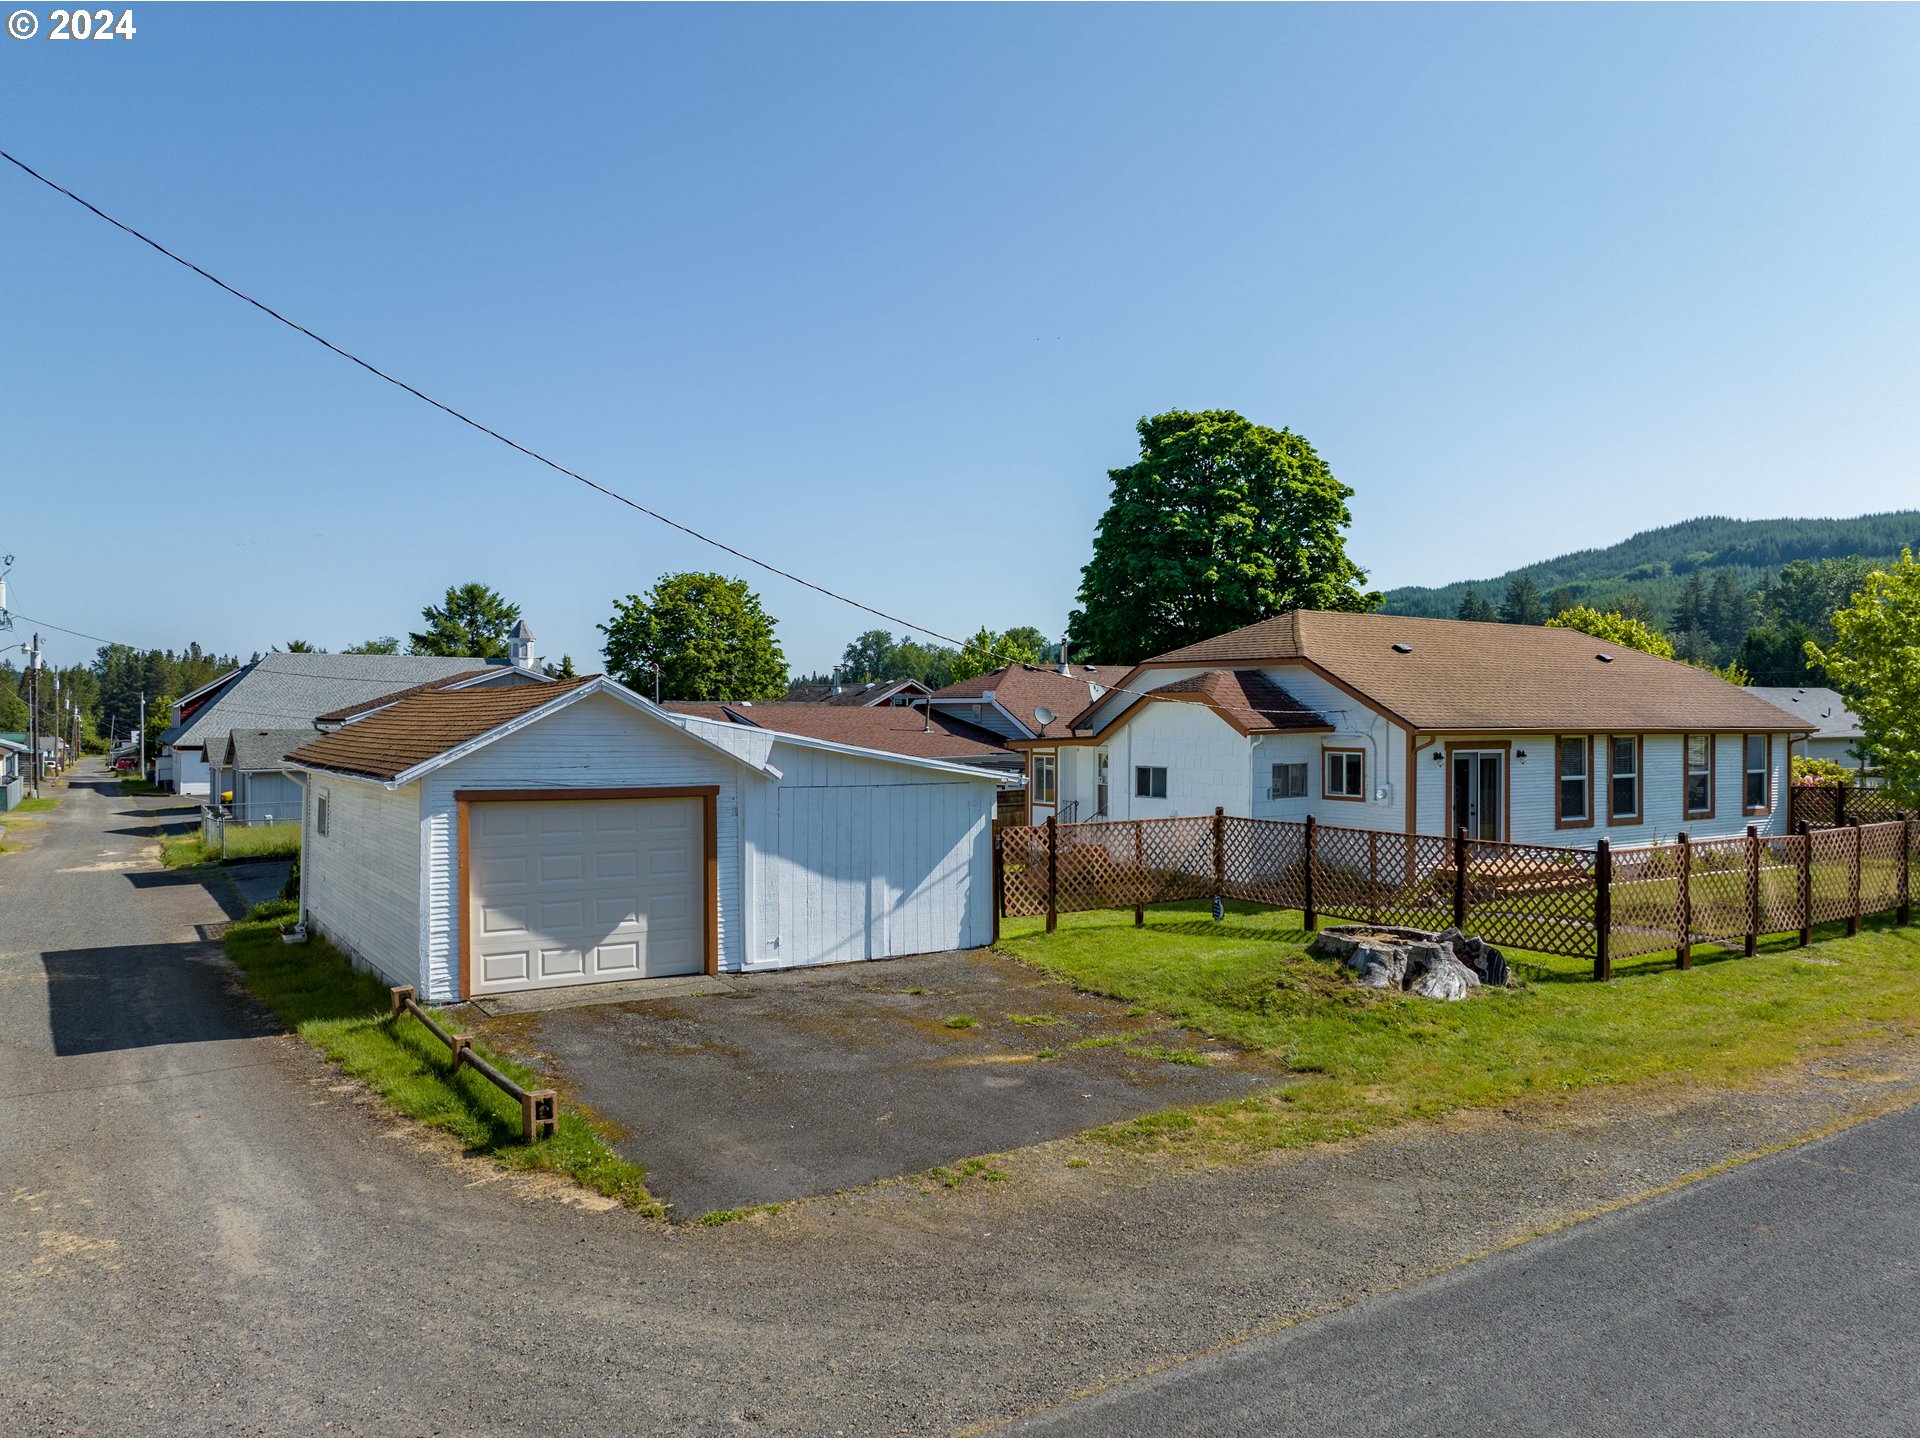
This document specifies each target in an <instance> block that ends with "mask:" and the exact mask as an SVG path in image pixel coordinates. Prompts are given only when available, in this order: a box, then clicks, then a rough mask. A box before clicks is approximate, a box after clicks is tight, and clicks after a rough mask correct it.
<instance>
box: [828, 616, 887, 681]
mask: <svg viewBox="0 0 1920 1440" xmlns="http://www.w3.org/2000/svg"><path fill="white" fill-rule="evenodd" d="M893 649H894V641H893V632H892V631H890V630H867V631H863V632H862V633H861V634H859V635H857V636H855V637H854V638H853V639H852V640H850V641H848V642H847V648H846V649H845V650H843V651H841V652H840V671H841V678H842V679H843V680H845V681H847V682H848V683H849V684H854V685H864V684H865V683H866V682H867V681H869V680H896V679H899V678H901V677H899V676H896V675H889V674H886V673H884V672H885V667H886V664H887V657H888V656H889V655H890V654H892V653H893Z"/></svg>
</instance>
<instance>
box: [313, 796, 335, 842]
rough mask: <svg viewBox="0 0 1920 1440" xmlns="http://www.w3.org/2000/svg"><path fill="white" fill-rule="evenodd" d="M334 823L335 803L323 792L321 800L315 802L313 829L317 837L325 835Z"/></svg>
mask: <svg viewBox="0 0 1920 1440" xmlns="http://www.w3.org/2000/svg"><path fill="white" fill-rule="evenodd" d="M332 823H333V801H332V800H331V799H330V798H329V797H328V795H327V792H326V791H324V790H322V791H321V792H320V795H319V798H318V799H316V800H315V801H314V802H313V829H314V833H315V834H316V835H325V834H326V833H327V827H328V826H329V825H331V824H332Z"/></svg>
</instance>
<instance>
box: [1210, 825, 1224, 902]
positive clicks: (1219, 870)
mask: <svg viewBox="0 0 1920 1440" xmlns="http://www.w3.org/2000/svg"><path fill="white" fill-rule="evenodd" d="M1213 894H1214V898H1215V899H1217V900H1221V901H1225V899H1226V898H1227V811H1226V807H1225V806H1222V805H1216V806H1214V807H1213Z"/></svg>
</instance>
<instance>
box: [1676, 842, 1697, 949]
mask: <svg viewBox="0 0 1920 1440" xmlns="http://www.w3.org/2000/svg"><path fill="white" fill-rule="evenodd" d="M1673 838H1674V842H1675V854H1674V880H1675V883H1676V884H1677V885H1678V886H1679V894H1678V895H1677V896H1676V899H1677V900H1678V902H1679V903H1678V904H1677V905H1676V906H1675V910H1676V912H1677V914H1678V918H1679V921H1680V943H1679V944H1678V945H1676V946H1675V947H1674V950H1673V954H1674V958H1675V959H1677V960H1678V961H1679V962H1680V968H1681V969H1682V970H1691V969H1692V968H1693V847H1692V845H1691V843H1690V842H1689V841H1688V839H1687V832H1686V831H1684V830H1682V831H1681V832H1680V833H1679V834H1678V835H1676V836H1674V837H1673Z"/></svg>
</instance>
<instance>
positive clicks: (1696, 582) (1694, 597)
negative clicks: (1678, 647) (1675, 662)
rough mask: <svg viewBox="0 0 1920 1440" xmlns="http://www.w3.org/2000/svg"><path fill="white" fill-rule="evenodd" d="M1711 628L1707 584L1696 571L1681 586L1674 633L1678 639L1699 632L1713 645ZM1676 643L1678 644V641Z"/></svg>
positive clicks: (1675, 613)
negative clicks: (1708, 614)
mask: <svg viewBox="0 0 1920 1440" xmlns="http://www.w3.org/2000/svg"><path fill="white" fill-rule="evenodd" d="M1710 628H1711V627H1709V626H1708V624H1707V582H1706V581H1705V580H1702V579H1701V578H1700V572H1699V571H1698V570H1696V571H1694V572H1693V573H1692V574H1691V575H1689V576H1687V578H1686V580H1685V581H1684V582H1683V583H1682V584H1681V586H1680V595H1679V598H1678V599H1676V600H1675V601H1674V602H1673V632H1674V635H1675V636H1676V637H1678V636H1681V635H1687V634H1693V633H1696V632H1697V633H1698V634H1700V635H1702V636H1706V637H1707V638H1708V640H1709V643H1711V635H1710V633H1709V632H1710ZM1675 643H1676V644H1677V643H1678V640H1677V639H1676V641H1675Z"/></svg>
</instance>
